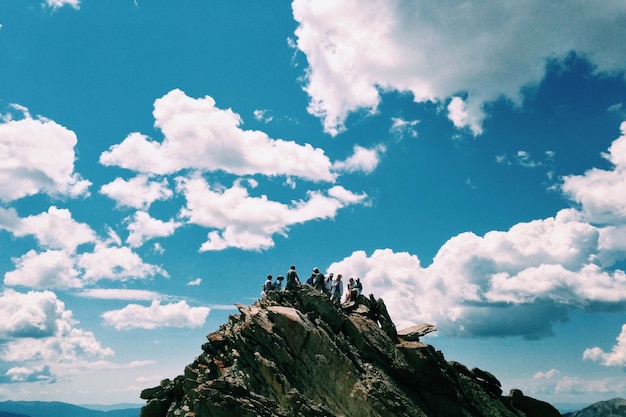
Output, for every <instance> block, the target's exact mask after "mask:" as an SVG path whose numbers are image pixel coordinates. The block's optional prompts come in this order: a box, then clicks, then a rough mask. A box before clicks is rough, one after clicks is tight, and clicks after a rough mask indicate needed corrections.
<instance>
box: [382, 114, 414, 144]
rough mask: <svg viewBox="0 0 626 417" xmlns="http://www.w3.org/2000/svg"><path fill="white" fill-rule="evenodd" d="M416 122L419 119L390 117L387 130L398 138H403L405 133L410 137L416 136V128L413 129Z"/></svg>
mask: <svg viewBox="0 0 626 417" xmlns="http://www.w3.org/2000/svg"><path fill="white" fill-rule="evenodd" d="M418 123H419V120H404V119H402V118H401V117H392V118H391V127H390V128H389V132H390V133H391V134H392V135H394V136H395V137H396V138H397V139H398V140H401V139H403V138H404V134H405V133H406V134H408V135H409V136H411V137H412V138H416V137H417V130H416V129H415V126H417V124H418Z"/></svg>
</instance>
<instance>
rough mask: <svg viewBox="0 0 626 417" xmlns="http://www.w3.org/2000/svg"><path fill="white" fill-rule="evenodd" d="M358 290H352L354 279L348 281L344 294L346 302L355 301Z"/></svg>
mask: <svg viewBox="0 0 626 417" xmlns="http://www.w3.org/2000/svg"><path fill="white" fill-rule="evenodd" d="M357 292H358V290H357V289H355V288H354V278H352V277H350V279H349V280H348V292H347V293H346V302H349V301H356V296H357Z"/></svg>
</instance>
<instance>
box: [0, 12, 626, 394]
mask: <svg viewBox="0 0 626 417" xmlns="http://www.w3.org/2000/svg"><path fill="white" fill-rule="evenodd" d="M625 43H626V5H625V4H624V3H623V2H622V1H606V2H603V5H602V7H601V8H599V7H597V6H595V5H594V4H591V3H588V2H584V1H572V2H567V3H559V4H553V5H546V4H545V2H541V1H528V2H524V3H523V4H517V3H511V4H509V3H504V4H501V3H500V2H483V3H481V4H480V5H478V4H471V3H465V2H456V1H453V2H447V3H445V4H435V3H431V2H400V1H350V2H324V1H303V0H295V1H294V2H293V3H291V4H290V3H288V2H271V3H267V2H264V3H263V4H260V3H258V2H246V1H241V2H203V1H192V0H189V1H185V2H178V3H177V4H176V5H174V4H173V3H171V2H165V1H151V2H143V1H141V0H135V1H134V2H133V1H130V0H112V1H108V2H106V3H105V2H96V1H93V0H82V1H79V0H48V1H46V2H42V1H34V0H33V1H30V0H5V1H3V2H2V4H0V56H2V65H0V276H1V277H2V289H1V290H2V292H1V293H0V311H1V312H2V316H3V317H5V319H3V321H2V323H1V324H0V400H50V401H52V400H58V401H67V402H73V403H78V404H84V403H103V404H106V403H119V402H139V398H138V396H139V392H140V391H141V389H143V388H145V387H149V386H154V385H156V384H158V382H159V381H160V380H161V379H163V378H166V377H174V376H176V375H178V374H181V373H182V371H183V369H184V366H185V365H186V364H187V363H189V362H191V361H193V358H194V357H195V356H196V355H197V354H198V353H199V352H200V345H201V344H202V343H203V342H204V340H205V339H204V336H205V335H206V334H208V333H209V332H211V331H213V330H215V329H217V328H218V327H219V325H221V324H222V323H224V322H225V321H226V320H227V318H228V315H230V314H235V313H236V312H237V311H236V309H235V307H234V304H235V303H244V304H249V303H252V302H253V301H254V300H255V299H256V298H257V297H258V296H259V294H260V290H261V285H262V283H263V281H264V277H265V276H266V275H267V274H273V275H274V276H276V275H279V274H281V273H285V272H286V271H287V269H288V267H289V265H291V264H295V265H296V266H297V268H298V271H299V272H300V275H301V276H303V277H306V276H307V275H308V274H309V273H310V271H311V270H312V268H314V267H319V268H320V269H322V270H323V271H324V272H333V273H335V274H337V273H342V274H343V275H344V276H354V277H360V278H361V280H362V282H363V284H364V287H365V289H364V291H365V293H367V294H369V293H373V294H374V295H375V296H376V297H381V298H383V299H384V300H385V302H386V303H387V305H388V307H389V311H390V313H391V315H392V317H393V319H394V321H395V322H396V324H397V326H398V327H404V326H406V325H410V324H412V323H423V322H429V323H433V324H436V325H437V326H438V329H439V330H438V332H437V333H436V335H435V336H432V337H428V338H427V342H428V343H431V344H433V345H434V346H435V347H436V348H437V349H439V350H442V351H443V352H444V354H445V355H446V358H447V359H449V360H456V361H460V362H462V363H464V364H466V365H467V366H469V367H475V366H476V367H480V368H482V369H485V370H488V371H490V372H492V373H494V374H495V375H496V376H497V377H498V378H499V379H500V380H501V381H502V383H503V386H504V389H505V391H506V390H508V389H511V388H520V389H522V390H523V391H524V392H525V393H526V394H527V395H532V396H534V397H536V398H540V399H543V400H546V401H549V402H552V403H557V404H562V403H574V402H575V403H579V404H582V403H591V402H594V401H599V400H606V399H610V398H613V397H616V396H623V392H624V389H625V388H626V374H624V369H626V368H625V366H626V327H623V326H624V325H625V322H626V320H625V317H624V312H625V309H626V274H625V272H624V270H625V268H626V263H625V260H626V239H625V238H624V237H623V236H624V232H625V231H626V230H625V229H626V197H624V196H626V104H625V103H626V79H625V75H624V74H625V73H624V71H625V69H626V68H625V67H626V49H624V47H623V45H624V44H625Z"/></svg>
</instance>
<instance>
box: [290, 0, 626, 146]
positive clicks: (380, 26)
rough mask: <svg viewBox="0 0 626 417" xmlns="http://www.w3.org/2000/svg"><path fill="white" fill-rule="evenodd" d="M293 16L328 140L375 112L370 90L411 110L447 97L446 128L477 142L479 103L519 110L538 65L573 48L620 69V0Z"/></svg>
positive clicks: (625, 57)
mask: <svg viewBox="0 0 626 417" xmlns="http://www.w3.org/2000/svg"><path fill="white" fill-rule="evenodd" d="M292 8H293V14H294V18H295V20H296V21H297V22H298V23H299V26H298V28H297V29H296V31H295V35H296V36H297V47H298V48H299V49H300V50H301V51H302V52H304V53H305V55H306V59H307V62H308V63H309V68H308V69H307V72H306V85H305V87H304V89H305V90H306V92H307V93H308V94H309V96H310V103H309V112H310V113H312V114H314V115H316V116H318V117H321V118H322V119H323V124H324V129H325V131H327V132H329V133H330V134H333V135H335V134H337V133H339V132H341V131H342V130H343V129H345V126H344V122H345V120H346V118H347V116H348V114H349V113H350V112H354V111H356V110H358V109H365V110H368V111H370V112H374V111H376V108H377V106H378V104H379V102H380V95H379V90H385V91H389V90H397V91H401V92H405V91H406V92H411V93H412V94H413V95H414V98H415V100H416V101H418V102H423V101H433V102H439V103H444V102H447V100H448V99H452V101H451V102H450V104H451V105H452V106H451V108H449V109H448V110H449V116H450V118H451V119H452V121H453V122H454V123H455V125H456V126H457V127H465V126H467V127H469V128H470V129H472V131H473V132H474V133H475V134H477V133H479V132H480V131H481V122H482V120H483V118H484V110H483V104H484V103H486V102H489V101H492V100H495V99H497V98H499V97H501V96H505V97H508V98H509V99H512V100H513V101H514V102H519V92H520V88H521V87H523V86H525V85H528V84H533V83H537V82H539V81H540V80H541V78H542V77H543V75H544V71H545V63H546V59H549V58H554V57H556V58H560V57H563V56H565V55H566V54H568V53H569V52H570V51H572V50H574V51H577V52H578V53H580V54H581V55H584V56H586V57H588V58H589V59H590V60H592V62H594V63H595V64H596V65H597V69H598V71H614V70H620V69H624V65H625V64H624V63H625V62H626V50H625V49H624V48H623V47H622V43H623V39H624V38H625V37H626V26H624V25H623V20H624V17H625V16H626V6H625V5H624V3H623V2H622V1H620V0H613V1H607V2H605V3H603V7H602V8H600V9H598V8H597V7H596V6H595V5H594V4H592V3H589V2H584V1H573V2H568V3H567V4H558V5H557V4H553V5H548V6H546V4H545V2H543V1H541V0H533V1H526V2H523V3H519V2H496V1H490V2H481V3H470V2H465V1H461V0H457V1H451V2H447V3H445V4H440V3H436V2H404V1H400V0H364V1H358V0H351V1H343V2H323V1H309V0H295V1H294V2H293V3H292ZM528 28H532V30H529V29H528ZM459 94H462V95H463V96H464V97H466V99H465V100H462V101H461V99H460V98H459Z"/></svg>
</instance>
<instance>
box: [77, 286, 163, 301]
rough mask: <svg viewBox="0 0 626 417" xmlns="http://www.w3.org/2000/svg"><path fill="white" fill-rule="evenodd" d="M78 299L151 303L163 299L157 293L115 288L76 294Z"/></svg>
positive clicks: (97, 289)
mask: <svg viewBox="0 0 626 417" xmlns="http://www.w3.org/2000/svg"><path fill="white" fill-rule="evenodd" d="M76 295H77V296H79V297H85V298H96V299H100V300H141V301H151V300H159V299H161V298H163V297H162V296H161V295H160V294H159V293H156V292H154V291H146V290H129V289H117V288H94V289H90V290H83V291H80V292H78V293H76Z"/></svg>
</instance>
